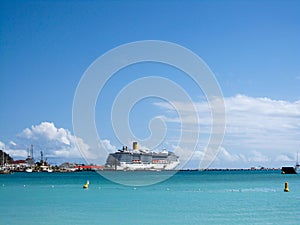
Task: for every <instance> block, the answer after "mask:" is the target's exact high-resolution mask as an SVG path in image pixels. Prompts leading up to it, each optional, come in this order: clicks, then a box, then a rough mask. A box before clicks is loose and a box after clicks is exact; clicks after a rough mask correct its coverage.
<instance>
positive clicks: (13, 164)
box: [0, 145, 104, 174]
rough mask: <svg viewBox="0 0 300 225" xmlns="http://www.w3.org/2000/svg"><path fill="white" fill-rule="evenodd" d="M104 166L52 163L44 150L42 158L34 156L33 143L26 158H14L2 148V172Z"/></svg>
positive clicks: (41, 152) (97, 168) (0, 155)
mask: <svg viewBox="0 0 300 225" xmlns="http://www.w3.org/2000/svg"><path fill="white" fill-rule="evenodd" d="M103 168H104V166H99V165H85V164H77V163H74V162H64V163H62V164H61V165H51V164H50V163H48V162H47V159H46V158H44V155H43V151H40V160H37V161H36V160H35V159H34V157H33V145H31V147H30V149H29V150H28V156H27V158H26V159H21V160H14V159H13V158H12V157H11V156H9V154H7V153H5V151H4V150H0V174H9V173H13V172H28V173H31V172H49V173H51V172H76V171H84V170H102V169H103Z"/></svg>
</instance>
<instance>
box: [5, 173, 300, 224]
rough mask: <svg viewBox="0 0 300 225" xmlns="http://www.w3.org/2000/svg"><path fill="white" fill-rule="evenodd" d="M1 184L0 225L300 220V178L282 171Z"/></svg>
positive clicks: (88, 176) (13, 179)
mask: <svg viewBox="0 0 300 225" xmlns="http://www.w3.org/2000/svg"><path fill="white" fill-rule="evenodd" d="M111 173H116V176H122V177H123V178H124V179H127V177H128V179H130V177H131V176H137V177H139V178H140V179H143V176H164V174H163V172H156V173H155V172H111ZM86 180H89V181H90V187H89V189H88V190H84V189H83V188H82V186H83V184H84V183H85V181H86ZM285 182H289V188H290V192H289V193H285V192H283V189H284V183H285ZM0 185H1V186H0V198H1V201H0V224H1V225H14V224H16V225H20V224H24V225H35V224H36V225H42V224H45V225H46V224H47V225H48V224H49V225H53V224H55V225H59V224H62V225H68V224H72V225H79V224H107V225H110V224H118V225H119V224H123V225H126V224H130V225H131V224H181V225H182V224H299V223H300V175H282V174H280V172H279V171H219V172H217V171H207V172H195V171H190V172H179V173H177V174H176V175H175V176H173V177H172V178H170V179H168V180H166V181H164V182H162V183H159V184H156V185H151V186H146V187H129V186H123V185H119V184H115V183H112V182H110V181H108V180H106V179H104V178H102V177H101V176H100V175H99V174H97V173H95V172H78V173H14V174H10V175H0Z"/></svg>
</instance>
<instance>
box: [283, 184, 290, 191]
mask: <svg viewBox="0 0 300 225" xmlns="http://www.w3.org/2000/svg"><path fill="white" fill-rule="evenodd" d="M289 191H290V190H289V183H288V182H285V184H284V192H289Z"/></svg>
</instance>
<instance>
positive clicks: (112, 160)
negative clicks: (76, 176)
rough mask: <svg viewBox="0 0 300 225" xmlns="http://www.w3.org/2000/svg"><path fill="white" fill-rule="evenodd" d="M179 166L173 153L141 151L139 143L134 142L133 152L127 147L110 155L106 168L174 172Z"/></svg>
mask: <svg viewBox="0 0 300 225" xmlns="http://www.w3.org/2000/svg"><path fill="white" fill-rule="evenodd" d="M178 165H179V159H178V156H176V155H175V154H174V153H173V152H170V151H167V150H163V151H160V152H155V151H148V150H141V149H139V148H138V143H137V142H133V149H132V150H129V149H128V147H127V146H126V147H123V148H122V149H121V150H118V151H117V152H115V153H111V154H109V156H108V157H107V160H106V165H105V166H106V168H111V169H114V170H173V169H175V168H176V167H177V166H178Z"/></svg>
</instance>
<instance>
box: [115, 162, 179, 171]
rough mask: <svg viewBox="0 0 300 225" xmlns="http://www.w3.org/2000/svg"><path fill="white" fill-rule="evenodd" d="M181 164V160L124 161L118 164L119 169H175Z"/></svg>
mask: <svg viewBox="0 0 300 225" xmlns="http://www.w3.org/2000/svg"><path fill="white" fill-rule="evenodd" d="M178 165H179V161H174V162H171V163H124V162H123V163H122V162H121V164H120V166H117V168H116V169H117V170H174V169H175V168H176V167H177V166H178Z"/></svg>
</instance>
